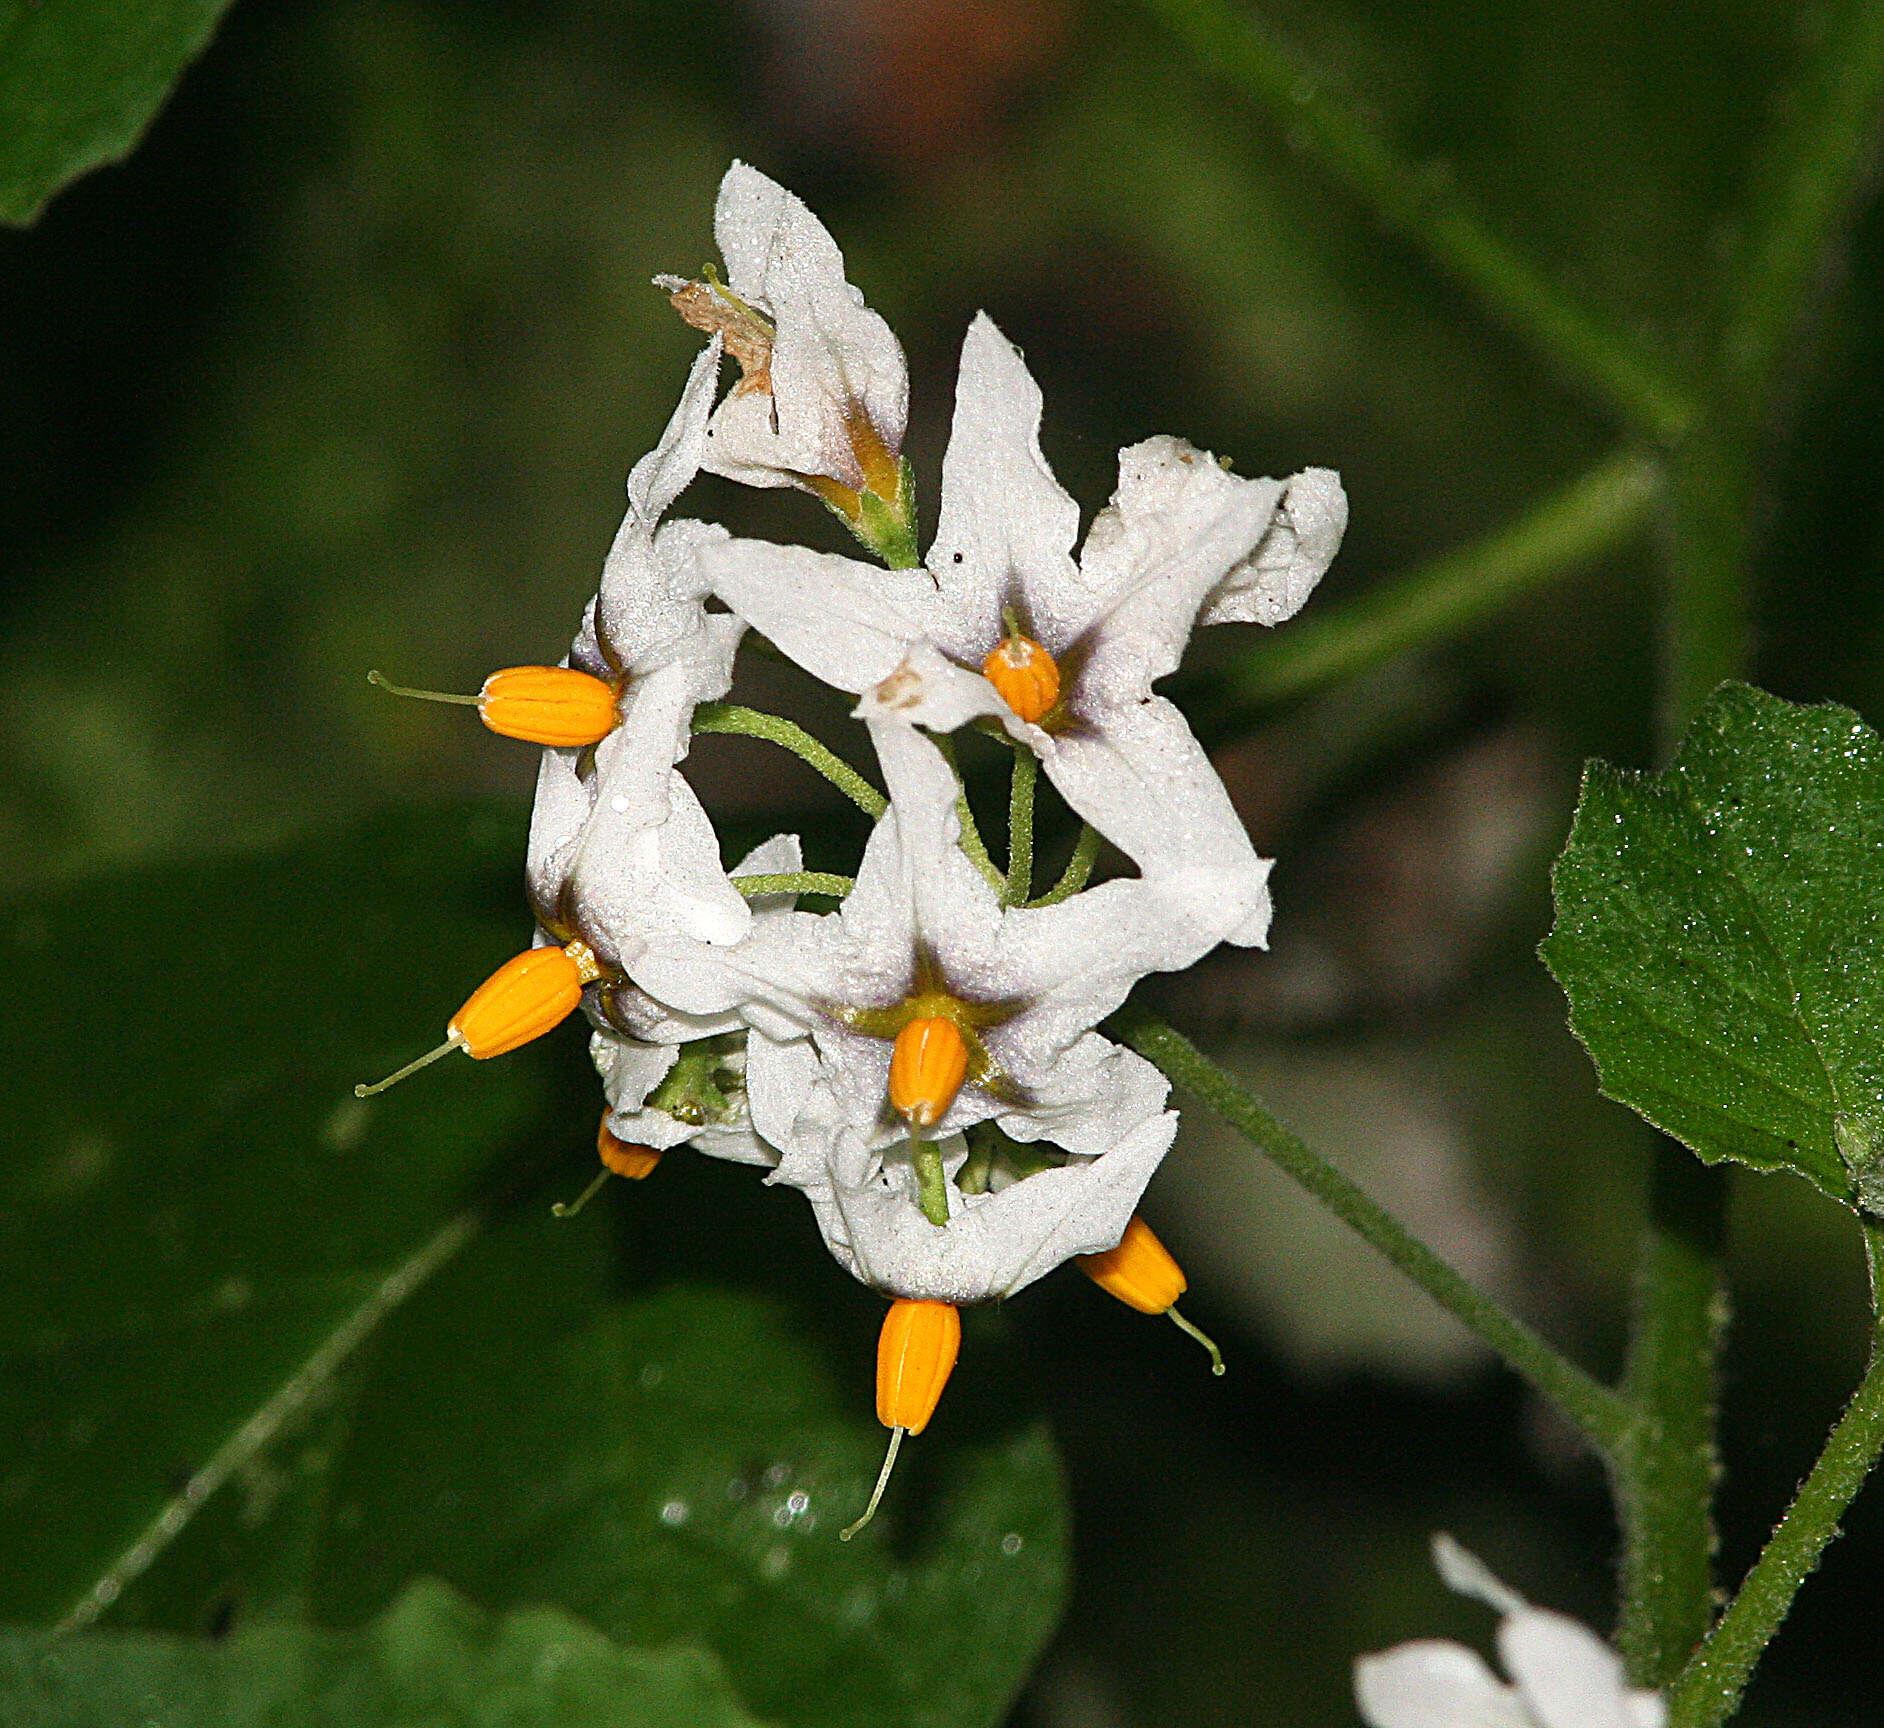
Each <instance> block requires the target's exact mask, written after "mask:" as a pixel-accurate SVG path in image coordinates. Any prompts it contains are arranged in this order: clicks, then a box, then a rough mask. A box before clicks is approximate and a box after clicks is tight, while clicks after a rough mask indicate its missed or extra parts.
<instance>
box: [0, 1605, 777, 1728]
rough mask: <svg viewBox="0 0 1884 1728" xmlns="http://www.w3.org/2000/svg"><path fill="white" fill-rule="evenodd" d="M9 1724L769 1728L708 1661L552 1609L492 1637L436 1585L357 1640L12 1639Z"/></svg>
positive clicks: (250, 1633)
mask: <svg viewBox="0 0 1884 1728" xmlns="http://www.w3.org/2000/svg"><path fill="white" fill-rule="evenodd" d="M0 1712H4V1716H5V1720H6V1721H7V1723H8V1724H9V1725H10V1728H126V1725H127V1724H131V1723H160V1724H162V1728H410V1725H411V1724H414V1723H419V1722H423V1723H424V1724H426V1728H653V1725H656V1724H671V1725H672V1728H758V1725H757V1723H756V1721H755V1719H754V1718H753V1717H752V1716H750V1715H749V1714H747V1712H746V1711H745V1709H744V1708H743V1707H742V1706H741V1705H740V1703H739V1700H738V1698H737V1697H736V1696H735V1694H734V1692H733V1689H732V1687H731V1685H730V1684H729V1683H728V1681H727V1679H726V1676H725V1674H724V1673H723V1672H722V1670H721V1669H720V1666H719V1664H718V1663H717V1662H715V1661H714V1660H713V1658H712V1657H711V1656H709V1655H707V1654H706V1653H705V1652H704V1651H702V1650H698V1649H695V1648H693V1647H691V1646H687V1645H675V1646H671V1647H668V1648H665V1649H661V1650H623V1649H620V1648H618V1647H617V1646H616V1645H614V1644H612V1643H610V1642H609V1640H608V1639H607V1638H605V1637H603V1636H602V1634H601V1633H599V1632H597V1631H596V1630H595V1629H594V1628H593V1627H591V1626H586V1625H584V1624H583V1623H582V1622H581V1621H579V1620H575V1619H573V1618H571V1617H570V1616H569V1615H567V1614H563V1613H560V1612H558V1611H557V1610H555V1609H553V1608H530V1609H522V1610H519V1611H517V1612H515V1613H512V1614H509V1615H506V1616H505V1617H504V1618H503V1619H502V1620H501V1621H493V1620H492V1619H491V1618H490V1617H489V1616H487V1615H485V1614H483V1613H481V1612H480V1611H479V1610H478V1609H477V1608H475V1607H473V1606H472V1604H471V1603H469V1602H467V1601H465V1600H464V1599H463V1598H462V1597H461V1596H459V1595H457V1594H456V1593H455V1592H454V1591H452V1590H450V1589H448V1588H447V1587H446V1586H445V1585H443V1584H439V1583H437V1582H434V1581H431V1580H422V1581H420V1582H419V1583H416V1584H414V1585H412V1586H411V1587H410V1588H409V1589H407V1590H406V1592H405V1593H404V1594H403V1595H402V1596H401V1597H400V1598H399V1600H398V1601H397V1602H395V1603H394V1604H393V1605H392V1606H391V1607H390V1608H388V1609H387V1611H386V1613H385V1614H384V1615H383V1616H381V1618H380V1619H379V1620H377V1621H375V1622H374V1623H373V1624H372V1625H370V1626H367V1627H364V1628H362V1629H361V1630H359V1631H357V1632H323V1631H315V1630H313V1629H311V1628H309V1627H305V1626H297V1625H288V1624H270V1623H267V1622H264V1623H261V1624H258V1625H255V1626H250V1627H244V1628H241V1629H239V1630H238V1631H237V1632H236V1633H235V1634H234V1635H233V1636H232V1637H230V1638H228V1639H226V1640H224V1641H221V1642H211V1641H209V1640H207V1639H187V1638H176V1637H167V1636H163V1635H160V1634H155V1633H136V1632H129V1633H127V1632H112V1633H88V1634H82V1635H80V1636H78V1637H75V1638H68V1639H63V1640H60V1641H58V1642H56V1643H52V1644H48V1643H47V1640H46V1637H45V1634H44V1633H40V1632H20V1631H0Z"/></svg>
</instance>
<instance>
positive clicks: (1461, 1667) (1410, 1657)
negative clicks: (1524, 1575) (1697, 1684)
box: [1354, 1535, 1668, 1728]
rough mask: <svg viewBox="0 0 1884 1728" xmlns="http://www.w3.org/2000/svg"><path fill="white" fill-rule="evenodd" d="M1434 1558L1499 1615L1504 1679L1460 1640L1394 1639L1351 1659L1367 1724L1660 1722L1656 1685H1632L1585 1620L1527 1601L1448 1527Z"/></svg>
mask: <svg viewBox="0 0 1884 1728" xmlns="http://www.w3.org/2000/svg"><path fill="white" fill-rule="evenodd" d="M1433 1561H1434V1564H1435V1565H1437V1566H1438V1568H1439V1573H1440V1576H1441V1577H1442V1578H1444V1579H1445V1581H1446V1582H1447V1583H1448V1584H1449V1585H1450V1586H1451V1587H1452V1588H1453V1589H1454V1590H1457V1591H1459V1592H1460V1593H1461V1594H1462V1595H1467V1596H1476V1597H1477V1598H1478V1599H1479V1600H1480V1601H1482V1602H1485V1603H1487V1604H1489V1605H1490V1606H1491V1607H1493V1608H1495V1609H1497V1610H1498V1612H1499V1613H1500V1614H1501V1615H1502V1616H1503V1619H1502V1620H1500V1622H1499V1625H1498V1655H1499V1659H1500V1661H1502V1662H1503V1663H1504V1666H1505V1671H1506V1672H1507V1673H1508V1674H1509V1675H1510V1676H1511V1681H1510V1683H1509V1684H1507V1683H1506V1682H1504V1681H1502V1680H1500V1679H1499V1678H1498V1676H1497V1675H1496V1674H1494V1673H1493V1672H1492V1671H1491V1669H1490V1668H1489V1667H1488V1666H1487V1665H1486V1663H1485V1660H1484V1658H1483V1657H1481V1656H1480V1655H1479V1654H1478V1653H1477V1652H1476V1651H1473V1650H1468V1649H1466V1648H1465V1646H1464V1645H1462V1644H1453V1643H1449V1642H1447V1641H1445V1640H1443V1639H1423V1640H1421V1641H1419V1642H1417V1643H1411V1644H1397V1645H1395V1646H1394V1648H1393V1649H1391V1650H1385V1651H1382V1652H1381V1653H1380V1654H1379V1655H1377V1656H1363V1657H1361V1658H1360V1659H1359V1660H1358V1661H1357V1662H1356V1663H1355V1664H1354V1693H1355V1698H1356V1700H1357V1701H1358V1702H1359V1704H1360V1708H1361V1715H1362V1716H1363V1718H1365V1720H1366V1721H1367V1723H1368V1724H1369V1728H1661V1725H1662V1723H1663V1722H1664V1721H1665V1720H1666V1719H1667V1713H1668V1712H1667V1705H1666V1704H1665V1703H1664V1701H1663V1699H1662V1696H1661V1694H1660V1693H1659V1692H1651V1691H1647V1690H1644V1689H1643V1688H1640V1687H1635V1686H1631V1685H1630V1684H1629V1682H1628V1677H1627V1675H1626V1674H1625V1673H1624V1672H1623V1666H1622V1658H1621V1657H1619V1656H1618V1655H1617V1654H1616V1653H1615V1651H1614V1650H1612V1649H1610V1647H1609V1646H1608V1645H1607V1644H1605V1643H1604V1642H1603V1641H1602V1639H1600V1638H1598V1637H1597V1636H1596V1634H1595V1633H1594V1632H1592V1631H1591V1630H1590V1629H1589V1628H1588V1627H1587V1626H1584V1625H1582V1624H1580V1623H1579V1622H1578V1621H1575V1620H1572V1619H1571V1618H1570V1617H1569V1616H1568V1615H1565V1614H1554V1613H1552V1612H1551V1611H1550V1610H1549V1609H1547V1608H1533V1607H1532V1606H1531V1605H1530V1604H1529V1603H1528V1602H1526V1601H1525V1600H1524V1598H1523V1597H1522V1596H1520V1595H1519V1594H1518V1593H1517V1592H1516V1591H1515V1590H1512V1589H1509V1588H1507V1587H1506V1586H1505V1585H1503V1584H1501V1583H1500V1582H1499V1581H1498V1580H1497V1579H1496V1578H1495V1577H1493V1576H1492V1574H1491V1572H1490V1571H1488V1570H1487V1569H1486V1567H1485V1566H1484V1564H1483V1563H1482V1562H1481V1561H1479V1560H1478V1559H1477V1558H1476V1557H1474V1556H1473V1555H1471V1554H1469V1553H1467V1552H1466V1550H1465V1549H1463V1548H1461V1547H1460V1546H1459V1544H1458V1543H1456V1542H1454V1541H1453V1540H1452V1538H1451V1537H1449V1536H1443V1535H1442V1536H1436V1537H1434V1538H1433Z"/></svg>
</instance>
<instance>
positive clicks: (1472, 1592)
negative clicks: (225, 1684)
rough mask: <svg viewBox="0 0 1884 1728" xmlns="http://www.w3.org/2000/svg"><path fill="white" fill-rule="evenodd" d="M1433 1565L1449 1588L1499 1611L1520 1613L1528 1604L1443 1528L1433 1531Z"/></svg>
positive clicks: (1507, 1613)
mask: <svg viewBox="0 0 1884 1728" xmlns="http://www.w3.org/2000/svg"><path fill="white" fill-rule="evenodd" d="M1433 1566H1434V1568H1435V1569H1436V1570H1437V1571H1438V1573H1439V1576H1440V1577H1441V1578H1442V1579H1444V1580H1445V1585H1446V1588H1447V1589H1448V1590H1456V1591H1457V1592H1458V1593H1459V1594H1460V1595H1461V1596H1471V1597H1473V1598H1475V1599H1476V1600H1478V1601H1480V1602H1483V1603H1484V1604H1485V1606H1486V1607H1487V1608H1495V1609H1496V1610H1497V1611H1498V1612H1499V1613H1500V1614H1505V1615H1510V1614H1521V1613H1523V1612H1524V1610H1525V1609H1527V1608H1528V1607H1530V1603H1528V1602H1527V1601H1525V1599H1524V1598H1523V1597H1522V1596H1520V1595H1519V1594H1518V1593H1517V1591H1515V1590H1513V1589H1512V1588H1511V1586H1510V1585H1509V1584H1507V1583H1505V1582H1504V1580H1503V1579H1501V1578H1500V1577H1499V1576H1498V1575H1497V1573H1495V1572H1494V1571H1492V1569H1491V1568H1490V1567H1489V1566H1487V1565H1486V1564H1485V1562H1484V1561H1483V1560H1481V1559H1480V1558H1479V1557H1478V1556H1477V1555H1476V1554H1474V1553H1473V1552H1472V1550H1471V1549H1469V1548H1468V1547H1466V1546H1465V1544H1464V1543H1462V1542H1460V1541H1458V1540H1457V1539H1456V1538H1454V1537H1452V1536H1449V1535H1447V1534H1446V1532H1445V1531H1443V1530H1439V1531H1435V1532H1434V1534H1433Z"/></svg>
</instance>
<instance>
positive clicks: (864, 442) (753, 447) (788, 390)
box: [655, 162, 915, 563]
mask: <svg viewBox="0 0 1884 1728" xmlns="http://www.w3.org/2000/svg"><path fill="white" fill-rule="evenodd" d="M713 232H714V236H715V238H716V239H717V240H718V241H719V246H720V253H721V255H722V256H723V257H724V258H725V260H726V269H727V274H728V276H729V278H730V280H729V281H727V282H726V283H724V284H722V283H720V282H718V281H714V280H709V281H705V282H693V281H689V280H688V279H687V278H685V277H681V276H657V277H656V278H655V285H656V286H657V287H660V288H664V289H666V290H667V291H668V294H669V297H670V298H671V299H672V300H673V303H674V306H675V309H676V310H677V311H679V313H680V314H681V316H682V317H683V318H685V319H686V320H687V322H688V323H690V324H692V325H694V326H696V327H697V328H699V329H702V330H708V331H712V332H715V333H717V334H718V335H720V336H721V337H722V338H723V339H724V341H725V344H726V348H727V350H728V352H730V353H731V354H732V356H733V358H734V359H735V360H737V361H738V362H739V367H740V372H741V377H740V380H739V382H738V383H737V384H736V385H735V386H734V387H733V390H732V392H731V394H730V395H728V397H727V398H726V400H725V401H724V402H723V403H722V404H721V405H720V407H719V409H718V410H717V411H716V412H715V414H714V416H713V420H712V425H711V427H710V428H709V434H708V439H707V447H706V453H705V461H704V465H705V467H706V468H707V469H708V470H709V471H710V472H712V473H714V474H723V475H725V476H726V477H727V478H728V479H731V480H739V481H743V482H744V483H745V484H747V485H748V486H796V487H799V488H800V489H802V490H804V491H807V492H812V493H815V494H816V495H817V496H818V497H820V498H822V499H823V500H824V502H825V503H826V504H828V505H829V506H830V507H831V508H832V509H833V510H835V511H836V512H837V513H838V514H839V515H840V516H842V517H843V518H844V519H845V521H846V522H848V523H849V524H850V526H851V528H852V529H853V530H854V531H855V532H856V533H857V534H858V535H859V536H860V537H861V538H862V539H863V540H864V541H865V542H866V544H869V545H871V546H872V547H873V548H874V549H876V550H878V551H886V550H888V547H887V546H885V545H880V544H879V541H883V540H886V539H887V540H888V541H891V542H894V544H895V545H896V546H897V547H902V546H907V547H908V549H909V550H908V556H907V557H906V558H903V559H901V560H899V561H900V562H905V563H914V562H915V554H914V547H913V534H914V516H913V500H912V499H911V498H910V496H909V486H908V480H907V476H906V474H905V472H904V468H903V463H902V454H901V453H902V448H903V430H904V425H905V423H906V421H907V419H908V416H909V368H908V364H907V362H906V361H905V360H904V358H903V350H902V347H901V345H900V344H899V343H898V342H897V340H896V338H895V336H894V335H892V334H891V332H890V327H889V325H887V324H886V323H884V321H883V320H882V319H881V318H880V317H879V316H878V315H877V314H876V313H875V312H872V311H871V310H870V308H869V307H868V306H866V305H865V304H864V299H863V296H862V294H860V293H859V292H858V291H857V290H856V289H855V288H853V287H852V286H851V285H850V283H849V282H848V281H846V280H845V277H844V255H843V253H841V252H840V251H839V250H838V249H837V242H836V241H834V240H833V239H832V238H831V236H830V234H829V232H828V231H827V230H826V228H825V226H824V224H823V223H822V222H820V221H819V220H818V219H817V217H815V216H814V215H812V214H811V212H810V211H809V210H808V209H807V208H806V207H805V205H804V204H803V203H802V202H801V201H800V200H799V199H798V198H795V197H794V196H793V195H792V194H791V193H789V192H787V191H786V190H785V188H784V187H783V186H780V185H779V184H778V183H777V182H776V181H773V180H769V179H767V178H766V176H765V175H763V174H761V173H760V172H759V171H758V170H757V169H756V168H749V167H747V166H746V165H745V164H744V163H743V162H735V163H734V164H733V165H732V167H731V168H729V169H728V170H727V172H726V177H725V178H724V179H723V180H722V181H721V182H720V194H719V201H718V204H717V205H716V207H715V209H714V212H713Z"/></svg>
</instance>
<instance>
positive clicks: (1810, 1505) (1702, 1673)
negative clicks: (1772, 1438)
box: [1668, 1220, 1884, 1728]
mask: <svg viewBox="0 0 1884 1728" xmlns="http://www.w3.org/2000/svg"><path fill="white" fill-rule="evenodd" d="M1865 1247H1866V1250H1867V1253H1868V1255H1869V1258H1870V1262H1871V1284H1872V1307H1873V1310H1874V1311H1875V1309H1876V1307H1877V1287H1878V1272H1879V1261H1880V1257H1884V1231H1880V1227H1879V1226H1878V1225H1877V1224H1875V1223H1872V1222H1870V1221H1868V1220H1867V1222H1866V1224H1865ZM1880 1452H1884V1321H1879V1322H1878V1323H1877V1324H1876V1325H1875V1326H1874V1327H1873V1330H1872V1333H1871V1360H1870V1363H1869V1364H1868V1366H1867V1367H1866V1368H1865V1371H1864V1378H1863V1380H1861V1381H1860V1382H1859V1383H1858V1390H1857V1391H1856V1392H1855V1393H1854V1394H1853V1395H1852V1400H1851V1402H1850V1404H1848V1405H1847V1406H1846V1407H1845V1413H1844V1415H1843V1416H1841V1417H1840V1418H1839V1419H1838V1422H1837V1425H1836V1426H1835V1427H1834V1428H1833V1429H1832V1432H1831V1435H1830V1437H1829V1438H1828V1439H1827V1440H1826V1442H1825V1449H1824V1451H1822V1452H1821V1453H1820V1454H1819V1457H1818V1462H1817V1463H1816V1464H1814V1465H1813V1466H1812V1473H1811V1474H1810V1475H1809V1476H1807V1477H1806V1479H1805V1481H1804V1483H1802V1484H1801V1486H1800V1488H1799V1492H1798V1493H1797V1494H1796V1495H1795V1496H1794V1498H1793V1502H1792V1505H1791V1506H1789V1507H1788V1508H1787V1509H1786V1516H1785V1517H1784V1518H1782V1519H1781V1520H1780V1521H1779V1526H1778V1528H1777V1529H1775V1530H1774V1532H1773V1534H1772V1536H1771V1538H1770V1539H1769V1540H1768V1541H1767V1544H1766V1546H1765V1548H1763V1549H1762V1550H1761V1551H1760V1557H1759V1559H1758V1560H1756V1561H1755V1562H1754V1563H1753V1569H1752V1570H1751V1571H1750V1572H1748V1574H1747V1576H1746V1579H1745V1581H1744V1582H1743V1583H1742V1584H1741V1586H1740V1590H1739V1593H1738V1594H1737V1595H1736V1596H1735V1597H1734V1599H1733V1601H1732V1603H1731V1604H1730V1605H1729V1606H1728V1609H1727V1612H1726V1613H1725V1614H1723V1615H1722V1616H1721V1618H1720V1623H1719V1624H1718V1625H1717V1626H1716V1627H1715V1628H1714V1630H1713V1631H1712V1632H1710V1633H1709V1634H1708V1636H1707V1639H1706V1641H1705V1642H1704V1643H1703V1644H1702V1645H1701V1647H1700V1649H1698V1650H1697V1651H1695V1653H1694V1655H1693V1657H1692V1658H1691V1659H1690V1661H1689V1662H1688V1664H1687V1666H1686V1667H1685V1668H1683V1669H1682V1670H1681V1672H1680V1674H1679V1675H1678V1676H1677V1677H1676V1679H1675V1681H1674V1684H1673V1685H1672V1686H1670V1687H1669V1690H1668V1720H1669V1725H1670V1728H1715V1725H1716V1724H1717V1723H1721V1722H1724V1721H1726V1720H1727V1718H1728V1717H1729V1716H1730V1715H1732V1714H1733V1712H1734V1710H1735V1708H1736V1707H1737V1706H1738V1704H1739V1702H1740V1694H1741V1693H1742V1691H1744V1690H1745V1688H1746V1684H1747V1681H1748V1679H1749V1678H1750V1677H1751V1675H1752V1673H1753V1669H1754V1665H1755V1664H1756V1663H1757V1662H1758V1661H1759V1659H1760V1655H1761V1652H1762V1651H1764V1650H1765V1648H1766V1646H1767V1645H1768V1644H1769V1643H1771V1642H1772V1639H1773V1634H1774V1633H1776V1632H1777V1631H1778V1630H1779V1628H1780V1624H1781V1622H1783V1621H1784V1620H1785V1618H1786V1615H1787V1613H1788V1612H1789V1611H1790V1609H1791V1607H1792V1602H1793V1598H1794V1597H1795V1596H1797V1595H1798V1593H1799V1587H1800V1586H1801V1585H1802V1584H1804V1583H1805V1581H1806V1579H1807V1578H1808V1577H1809V1576H1811V1574H1812V1572H1813V1570H1814V1568H1816V1567H1817V1565H1818V1563H1819V1557H1820V1556H1821V1555H1822V1554H1823V1553H1824V1552H1825V1549H1826V1546H1827V1545H1828V1544H1829V1543H1830V1542H1831V1540H1832V1538H1833V1537H1835V1536H1836V1535H1837V1534H1838V1521H1839V1519H1840V1518H1842V1517H1843V1516H1844V1512H1845V1508H1846V1507H1847V1506H1849V1505H1850V1504H1851V1502H1852V1500H1853V1498H1854V1497H1855V1496H1856V1494H1857V1492H1858V1490H1859V1489H1860V1488H1861V1487H1862V1486H1863V1485H1864V1479H1865V1477H1866V1476H1868V1475H1869V1474H1870V1473H1871V1471H1872V1470H1873V1469H1874V1468H1875V1467H1876V1465H1877V1461H1878V1456H1879V1453H1880Z"/></svg>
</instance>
